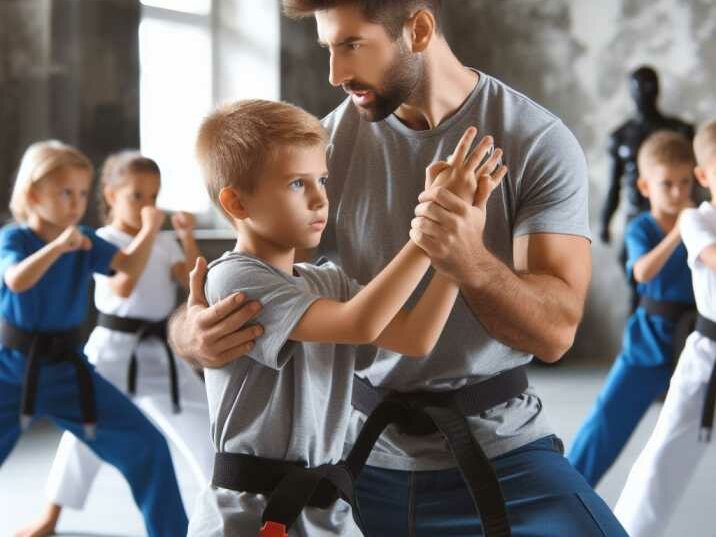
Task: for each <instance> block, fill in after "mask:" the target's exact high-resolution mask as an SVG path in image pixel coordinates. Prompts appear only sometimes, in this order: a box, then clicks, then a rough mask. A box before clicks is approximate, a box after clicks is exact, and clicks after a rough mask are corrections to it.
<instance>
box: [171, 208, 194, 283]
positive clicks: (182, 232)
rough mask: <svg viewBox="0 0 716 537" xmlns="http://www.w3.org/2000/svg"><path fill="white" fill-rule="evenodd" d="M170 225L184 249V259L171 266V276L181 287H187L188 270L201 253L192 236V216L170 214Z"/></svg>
mask: <svg viewBox="0 0 716 537" xmlns="http://www.w3.org/2000/svg"><path fill="white" fill-rule="evenodd" d="M172 226H173V227H174V229H175V230H176V233H177V237H178V238H179V242H181V245H182V250H184V261H182V262H181V263H177V264H176V265H174V266H173V267H172V276H173V278H174V280H176V281H177V282H178V283H179V284H180V285H181V286H182V287H184V288H185V289H188V288H189V271H190V270H191V268H192V267H193V266H194V265H195V264H196V260H197V258H198V257H199V256H200V255H201V252H200V251H199V245H198V244H197V243H196V239H195V238H194V218H193V217H192V216H191V215H190V214H188V213H177V214H175V215H173V216H172Z"/></svg>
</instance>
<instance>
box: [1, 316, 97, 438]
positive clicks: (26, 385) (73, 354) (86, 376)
mask: <svg viewBox="0 0 716 537" xmlns="http://www.w3.org/2000/svg"><path fill="white" fill-rule="evenodd" d="M0 343H1V344H2V345H3V346H5V347H7V348H9V349H13V350H15V351H18V352H21V353H22V354H24V355H25V360H26V362H27V367H26V369H25V379H24V382H23V388H22V404H21V415H20V425H21V427H22V428H27V426H28V425H29V424H30V421H32V417H33V416H34V415H35V403H36V399H37V388H38V384H39V379H40V366H41V362H42V361H43V360H44V361H49V362H50V363H60V362H70V363H72V365H73V366H74V368H75V374H76V375H77V385H78V388H79V396H80V397H79V399H80V409H81V411H82V420H83V423H84V430H85V436H86V437H87V438H94V435H95V430H96V424H97V413H96V405H95V394H94V384H93V382H92V373H91V369H90V366H89V364H88V363H87V361H86V360H85V358H84V356H83V355H81V354H80V352H79V351H78V350H77V349H78V347H80V346H81V345H82V343H83V338H82V331H81V329H80V328H79V327H78V328H73V329H70V330H65V331H62V332H27V331H25V330H22V329H21V328H18V327H16V326H14V325H12V324H10V323H9V322H8V321H6V320H4V319H0Z"/></svg>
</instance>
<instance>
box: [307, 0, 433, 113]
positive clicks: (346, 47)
mask: <svg viewBox="0 0 716 537" xmlns="http://www.w3.org/2000/svg"><path fill="white" fill-rule="evenodd" d="M316 27H317V30H318V41H319V43H320V44H321V46H323V47H325V48H327V49H328V51H329V53H330V76H329V79H328V80H329V82H330V83H331V85H333V86H342V87H343V90H344V91H345V92H346V93H348V94H350V95H351V98H352V101H353V104H354V105H355V106H356V108H357V109H358V112H359V113H360V115H361V117H362V118H363V119H365V120H367V121H381V120H383V119H385V118H386V117H388V116H389V115H390V114H392V113H393V112H394V111H395V110H396V109H397V108H398V107H399V106H400V105H401V104H403V103H404V102H406V101H407V100H408V99H409V98H410V96H411V95H412V94H413V92H414V91H415V89H416V88H417V87H418V84H419V83H420V80H421V77H422V73H423V63H422V60H421V59H420V56H419V55H418V54H414V53H413V52H412V51H411V50H410V46H409V44H408V43H407V42H406V41H405V38H404V37H403V36H401V37H399V38H398V39H397V40H396V41H394V40H392V39H391V37H390V35H388V33H387V31H386V29H385V27H384V26H382V25H381V24H376V23H373V22H369V21H367V20H366V19H365V16H364V15H363V13H362V12H361V10H360V8H359V7H357V6H355V5H350V4H348V5H345V6H340V7H335V8H331V9H326V10H321V11H317V12H316Z"/></svg>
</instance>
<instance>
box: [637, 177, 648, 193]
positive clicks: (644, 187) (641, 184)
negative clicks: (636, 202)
mask: <svg viewBox="0 0 716 537" xmlns="http://www.w3.org/2000/svg"><path fill="white" fill-rule="evenodd" d="M636 187H637V188H638V189H639V193H640V194H641V195H642V196H644V197H645V198H648V197H649V180H648V179H647V178H646V177H641V176H639V179H637V180H636Z"/></svg>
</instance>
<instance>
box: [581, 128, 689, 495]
mask: <svg viewBox="0 0 716 537" xmlns="http://www.w3.org/2000/svg"><path fill="white" fill-rule="evenodd" d="M638 165H639V179H638V181H637V184H638V188H639V190H640V191H641V194H642V195H643V196H644V197H645V198H647V199H648V200H649V202H650V204H651V209H650V210H649V211H645V212H643V213H641V214H640V215H639V216H637V217H635V218H634V219H633V220H632V221H631V222H630V223H629V226H628V228H627V231H626V235H625V238H624V239H625V242H626V247H627V252H628V259H627V264H626V269H627V272H628V273H629V275H630V277H633V278H634V280H635V281H636V282H637V288H636V292H637V293H638V295H639V297H640V301H639V307H638V308H637V309H636V311H635V312H634V313H633V314H632V315H631V317H629V320H628V321H627V325H626V329H625V330H624V341H623V345H622V352H621V354H620V355H619V356H618V357H617V359H616V360H615V362H614V365H613V366H612V369H611V371H610V372H609V376H608V377H607V380H606V383H605V385H604V388H602V391H601V393H600V394H599V397H598V398H597V401H596V403H595V405H594V408H593V409H592V411H591V414H590V415H589V417H588V418H587V420H586V421H585V423H584V424H583V425H582V427H581V428H580V430H579V432H578V433H577V436H576V438H575V439H574V442H573V444H572V448H571V450H570V452H569V454H568V456H567V458H569V461H570V462H571V463H572V464H573V465H574V467H575V468H576V469H577V470H579V472H580V473H581V474H582V475H583V476H584V477H585V478H586V480H587V481H588V482H589V484H590V485H592V486H596V485H597V483H598V482H599V480H600V479H601V478H602V476H603V475H604V473H605V472H606V471H607V470H608V469H609V467H610V466H611V465H612V463H613V462H614V460H615V459H616V458H617V456H618V455H619V453H620V452H621V450H622V448H623V447H624V445H625V444H626V442H627V440H628V439H629V437H630V436H631V434H632V432H633V431H634V429H635V428H636V426H637V424H638V423H639V420H641V418H642V417H643V416H644V413H645V412H646V411H647V409H648V408H649V405H650V404H651V403H652V402H653V401H654V400H655V399H656V398H657V397H659V396H660V395H661V394H663V393H664V392H666V389H667V388H668V386H669V379H670V378H671V374H672V373H673V363H674V359H675V357H676V356H678V353H679V352H681V348H682V347H683V343H684V340H685V338H686V336H687V335H688V334H689V332H690V330H691V329H692V328H693V319H694V293H693V289H692V287H691V272H690V271H689V267H688V265H687V263H686V249H685V248H684V245H683V244H682V242H681V234H680V232H679V226H678V225H677V220H678V218H679V214H680V213H681V212H682V211H683V210H684V209H685V208H687V207H690V206H691V205H692V203H691V198H690V194H691V186H692V184H693V168H694V159H693V151H692V150H691V142H690V141H689V140H687V139H686V137H685V136H683V135H681V134H678V133H675V132H668V131H659V132H657V133H654V134H652V135H651V136H650V137H649V138H647V139H646V141H645V142H644V143H643V144H642V146H641V148H640V149H639V158H638Z"/></svg>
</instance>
